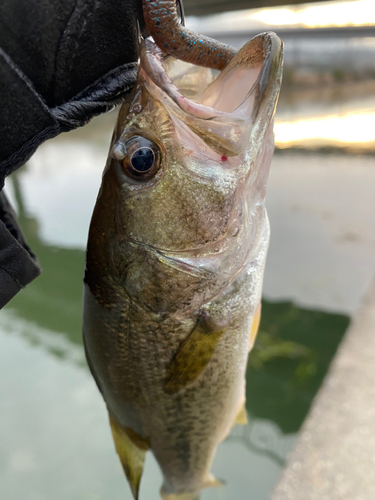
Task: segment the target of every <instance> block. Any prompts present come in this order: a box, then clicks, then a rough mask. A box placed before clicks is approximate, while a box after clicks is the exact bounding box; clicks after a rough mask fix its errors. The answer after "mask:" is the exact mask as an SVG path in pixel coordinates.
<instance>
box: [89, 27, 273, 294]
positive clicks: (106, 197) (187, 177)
mask: <svg viewBox="0 0 375 500" xmlns="http://www.w3.org/2000/svg"><path fill="white" fill-rule="evenodd" d="M281 73H282V42H281V41H280V39H279V38H278V37H277V36H276V35H275V34H274V33H264V34H262V35H259V36H257V37H255V38H253V39H252V40H251V41H250V42H249V43H247V44H246V45H245V46H244V47H243V48H242V49H241V50H240V51H239V52H238V53H237V54H236V55H235V56H234V58H233V59H232V60H231V61H230V63H229V64H228V66H227V67H226V68H225V69H224V70H223V71H221V72H218V71H214V70H211V69H209V68H203V67H198V66H194V65H192V64H188V63H184V62H181V61H178V60H177V59H174V58H173V57H165V56H164V55H163V53H162V52H161V51H160V50H159V49H158V47H157V46H156V45H155V44H154V43H153V42H152V41H151V40H149V39H147V40H146V41H144V42H143V44H142V46H141V51H140V65H139V72H138V80H137V84H136V86H135V88H134V89H133V92H132V94H131V95H130V96H129V97H128V99H127V101H126V102H125V103H124V104H123V107H122V108H121V110H120V113H119V118H118V123H117V126H116V129H115V133H114V138H113V143H112V146H111V150H110V155H109V159H108V162H107V166H106V169H105V172H104V177H103V184H102V188H101V192H100V194H99V198H98V202H97V206H96V209H95V212H94V217H93V221H95V220H97V221H98V220H99V219H100V220H101V222H100V223H99V224H95V225H96V227H97V234H98V235H99V234H102V235H104V234H105V235H106V237H108V236H110V238H112V241H113V247H114V248H115V249H114V250H113V251H112V255H114V254H115V253H116V248H118V246H119V244H120V243H119V242H122V243H121V244H123V245H128V246H129V244H131V245H133V247H134V245H138V246H142V247H143V248H147V249H149V250H152V251H154V252H158V255H160V256H162V257H161V258H166V259H170V260H169V262H172V261H173V262H178V264H176V265H177V267H178V266H180V267H179V269H180V270H181V269H182V268H181V266H182V264H181V262H184V263H185V264H184V265H186V266H187V267H185V271H189V269H195V270H197V269H198V270H201V271H202V273H203V274H204V273H205V272H206V271H207V273H216V274H217V275H218V274H221V276H223V273H222V271H223V270H224V271H225V272H224V275H226V276H230V275H233V274H234V273H236V272H237V271H238V269H240V268H241V266H243V265H244V262H245V260H246V259H248V258H249V253H251V251H252V248H255V247H256V245H257V241H258V240H259V238H260V237H261V233H262V225H263V222H264V217H265V212H264V197H265V192H266V183H267V177H268V169H269V165H270V161H271V157H272V153H273V148H274V144H273V131H272V120H273V115H274V111H275V107H276V103H277V98H278V94H279V90H280V85H281ZM99 226H100V227H101V229H99V230H98V227H99ZM127 258H128V259H129V258H130V257H129V256H128V257H127ZM130 260H131V258H130ZM189 266H190V267H189ZM197 272H198V274H199V272H200V271H197ZM212 293H214V292H212Z"/></svg>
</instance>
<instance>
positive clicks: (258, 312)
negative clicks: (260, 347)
mask: <svg viewBox="0 0 375 500" xmlns="http://www.w3.org/2000/svg"><path fill="white" fill-rule="evenodd" d="M260 316H261V303H260V302H259V305H258V307H257V310H256V311H255V314H254V319H253V324H252V325H251V330H250V337H249V351H251V348H252V347H253V345H254V342H255V339H256V337H257V333H258V330H259V324H260Z"/></svg>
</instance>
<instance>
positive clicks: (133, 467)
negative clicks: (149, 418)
mask: <svg viewBox="0 0 375 500" xmlns="http://www.w3.org/2000/svg"><path fill="white" fill-rule="evenodd" d="M109 422H110V424H111V430H112V436H113V440H114V442H115V447H116V451H117V454H118V456H119V458H120V461H121V465H122V468H123V469H124V472H125V474H126V477H127V479H128V481H129V485H130V488H131V490H132V493H133V497H134V499H135V500H138V494H139V484H140V482H141V477H142V472H143V464H144V461H145V455H146V451H147V449H148V448H149V445H148V443H147V441H146V440H144V439H143V438H141V437H140V436H138V435H137V434H136V433H135V432H134V431H133V430H132V429H128V430H126V429H123V428H122V427H121V426H120V425H119V424H118V423H117V422H116V420H115V419H114V418H113V417H112V416H111V415H109Z"/></svg>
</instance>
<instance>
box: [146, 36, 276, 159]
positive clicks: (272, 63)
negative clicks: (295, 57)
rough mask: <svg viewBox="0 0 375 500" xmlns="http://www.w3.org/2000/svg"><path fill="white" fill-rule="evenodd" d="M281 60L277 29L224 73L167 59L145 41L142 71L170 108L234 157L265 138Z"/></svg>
mask: <svg viewBox="0 0 375 500" xmlns="http://www.w3.org/2000/svg"><path fill="white" fill-rule="evenodd" d="M282 61H283V43H282V41H281V40H280V38H279V37H278V36H277V35H276V34H275V33H273V32H267V33H262V34H260V35H257V36H256V37H254V38H253V39H252V40H250V41H249V42H248V43H247V44H246V45H244V46H243V47H242V48H241V49H240V50H239V51H238V52H237V54H236V55H235V56H234V57H233V59H232V60H231V61H230V62H229V64H228V65H227V66H226V68H225V69H224V70H223V71H221V72H220V73H219V72H218V71H216V70H211V69H209V68H203V67H200V66H194V65H192V64H190V63H185V62H182V61H179V60H177V59H175V58H173V57H171V56H166V57H165V56H163V53H162V52H161V51H160V49H159V48H158V47H157V46H156V45H155V44H154V43H153V42H152V41H151V40H150V39H146V40H145V42H144V43H143V45H142V47H141V55H140V70H141V71H142V70H143V72H144V77H145V80H146V82H148V86H149V87H151V88H150V90H151V92H152V94H153V95H154V96H155V97H156V96H157V97H158V98H159V99H160V100H161V101H162V102H163V104H164V105H165V106H166V107H168V108H169V110H170V111H172V112H173V113H174V114H176V115H177V116H178V117H179V118H180V119H182V120H183V121H184V122H185V123H186V124H187V125H188V126H189V127H190V129H191V130H192V131H194V132H195V133H196V134H198V135H200V136H201V137H202V138H203V139H204V141H205V142H206V143H207V144H208V145H209V146H210V147H211V148H212V149H213V150H214V151H215V152H217V153H218V154H219V155H221V156H225V157H234V156H237V155H239V154H241V153H243V152H244V150H245V149H246V147H247V146H248V145H249V143H250V144H251V143H252V144H253V145H254V147H255V148H256V147H257V146H258V145H259V141H261V140H262V139H263V136H264V132H265V130H266V129H267V128H268V125H269V124H270V121H271V120H272V117H273V115H274V112H275V108H276V104H277V99H278V95H279V91H280V86H281V77H282Z"/></svg>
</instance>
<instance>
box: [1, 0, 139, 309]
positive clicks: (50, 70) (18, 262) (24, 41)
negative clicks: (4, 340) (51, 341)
mask: <svg viewBox="0 0 375 500" xmlns="http://www.w3.org/2000/svg"><path fill="white" fill-rule="evenodd" d="M141 11H142V5H141V0H31V1H28V0H2V1H1V2H0V189H1V188H2V187H3V184H4V178H5V176H7V175H9V174H10V173H12V172H13V171H14V170H15V169H16V168H18V167H20V166H21V165H23V164H24V163H25V162H26V161H27V159H28V158H29V157H30V156H31V155H32V154H33V153H34V152H35V150H36V149H37V147H38V146H39V145H40V144H41V143H42V142H44V141H45V140H47V139H50V138H52V137H55V136H56V135H58V134H59V133H60V132H64V131H68V130H71V129H74V128H76V127H79V126H82V125H84V124H86V123H87V122H88V121H89V120H90V119H91V118H92V117H94V116H96V115H98V114H100V113H103V112H105V111H107V110H109V109H111V108H112V107H113V106H114V105H116V104H118V103H120V102H121V100H122V99H123V97H124V95H125V94H126V93H127V92H128V91H129V90H130V89H131V87H132V85H133V83H134V82H135V78H136V70H137V68H136V61H137V58H138V52H137V44H138V31H137V23H138V22H139V23H140V25H141V26H142V24H143V21H142V14H141ZM25 258H26V260H25ZM27 262H28V263H29V264H28V265H27ZM39 273H40V269H39V266H38V265H37V263H36V260H35V257H34V256H33V255H32V253H31V252H30V250H29V249H28V247H27V245H26V243H25V241H24V239H23V237H22V235H21V231H20V229H19V227H18V226H17V223H16V220H15V217H14V214H13V213H11V212H10V209H9V204H8V203H7V201H6V199H5V196H4V195H3V194H2V195H1V197H0V306H2V305H4V304H5V303H6V302H7V301H8V300H10V299H11V298H12V296H13V295H14V294H15V293H16V292H17V291H18V290H19V289H20V287H22V286H25V285H26V284H27V283H28V282H30V281H31V280H32V279H34V278H35V277H36V276H37V275H38V274H39Z"/></svg>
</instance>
